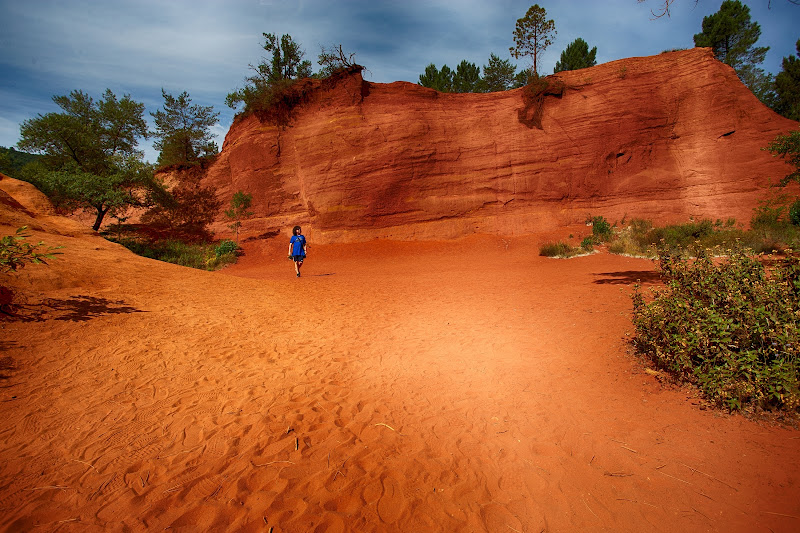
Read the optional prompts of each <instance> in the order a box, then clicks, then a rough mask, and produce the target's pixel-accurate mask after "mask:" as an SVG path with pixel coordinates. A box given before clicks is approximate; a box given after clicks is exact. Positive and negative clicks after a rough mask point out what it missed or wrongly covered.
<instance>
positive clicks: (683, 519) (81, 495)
mask: <svg viewBox="0 0 800 533" xmlns="http://www.w3.org/2000/svg"><path fill="white" fill-rule="evenodd" d="M48 239H49V240H52V239H56V237H48ZM57 239H59V240H60V242H61V243H63V244H66V245H67V246H68V248H67V249H66V250H68V251H69V253H67V254H65V255H64V257H63V259H62V260H61V261H59V262H58V265H54V266H53V267H52V268H50V269H30V270H29V271H28V272H26V273H24V275H23V276H20V277H19V278H18V279H17V280H16V281H15V283H16V284H17V285H18V286H19V287H21V289H22V290H24V291H26V294H28V298H29V300H30V301H31V303H39V305H38V306H36V307H32V308H30V310H29V311H28V312H27V313H28V314H27V316H28V320H27V321H10V322H9V321H6V322H3V323H2V326H1V327H2V330H1V333H2V337H1V338H2V340H1V341H0V342H1V343H2V344H1V346H2V348H3V352H4V353H3V365H4V367H3V370H0V373H1V375H2V378H0V399H1V400H2V403H0V418H1V419H2V421H1V422H0V465H1V466H0V517H1V518H0V527H2V528H4V529H5V530H7V531H28V530H36V531H40V530H41V531H56V530H57V531H107V530H113V531H126V530H133V531H138V530H144V529H152V530H159V531H160V530H163V529H165V528H169V530H175V531H269V528H270V527H272V528H274V529H273V531H274V532H281V531H298V532H299V531H492V532H503V533H506V532H509V531H519V532H540V531H676V530H683V531H726V532H727V531H765V532H767V531H770V530H771V531H775V532H778V531H796V530H797V529H798V528H800V518H798V517H800V486H799V485H798V484H799V483H800V432H798V431H796V430H789V429H782V428H777V427H773V426H767V425H760V424H757V423H754V422H751V421H748V420H745V419H743V418H741V417H738V416H727V415H723V414H720V413H716V412H713V411H710V410H701V409H700V406H699V405H698V401H697V400H696V399H694V398H693V397H692V395H691V394H688V393H687V392H686V391H681V390H677V389H669V388H664V387H663V386H662V385H661V384H659V383H658V382H657V381H656V380H655V378H654V377H652V376H650V375H648V374H646V373H644V372H642V371H641V369H640V366H639V365H638V364H637V362H636V361H635V359H633V358H632V357H631V356H630V355H629V354H628V353H627V345H626V340H625V339H626V337H625V335H626V333H629V332H631V326H630V321H629V314H630V299H629V296H628V295H629V293H630V290H631V283H633V282H634V281H635V280H636V279H644V280H649V279H652V273H651V267H652V265H651V263H650V262H649V261H644V260H637V259H629V258H622V257H616V256H610V255H605V254H598V255H594V256H591V257H584V258H577V259H572V260H569V261H559V260H548V259H544V258H540V257H538V255H537V251H538V243H537V241H536V239H533V238H529V239H516V240H513V241H506V242H505V243H504V242H502V241H499V240H497V239H489V238H470V239H466V240H463V241H458V242H450V243H374V244H372V245H371V246H370V248H369V249H368V251H367V252H366V253H365V251H364V247H363V246H352V245H351V246H312V247H311V250H310V252H311V255H310V259H309V261H308V262H307V264H306V266H305V267H304V269H305V270H304V277H303V278H301V279H296V278H295V277H294V274H293V272H292V267H291V264H290V263H289V262H288V261H286V260H285V259H282V257H283V249H284V243H283V242H280V243H275V244H274V245H266V244H263V243H260V244H258V243H257V244H250V245H248V248H247V251H248V254H247V256H246V257H245V258H243V260H242V261H241V263H240V264H239V265H237V266H235V267H233V268H230V269H228V270H226V271H224V272H223V273H215V274H212V273H203V272H196V271H189V270H186V269H182V268H179V267H174V266H172V265H165V264H161V263H156V262H152V261H148V260H144V259H141V258H137V257H134V256H131V255H130V254H128V253H126V252H124V251H122V250H120V249H119V248H118V247H116V246H113V245H109V244H100V242H101V241H99V240H97V239H87V238H74V239H71V238H68V237H63V236H59V237H57ZM96 248H99V250H98V249H96Z"/></svg>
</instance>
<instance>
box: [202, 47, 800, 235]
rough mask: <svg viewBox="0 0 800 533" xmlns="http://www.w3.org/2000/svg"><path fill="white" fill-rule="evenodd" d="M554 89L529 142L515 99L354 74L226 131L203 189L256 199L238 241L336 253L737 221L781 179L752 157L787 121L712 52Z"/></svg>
mask: <svg viewBox="0 0 800 533" xmlns="http://www.w3.org/2000/svg"><path fill="white" fill-rule="evenodd" d="M557 78H558V80H560V82H563V84H564V87H565V89H564V91H563V95H561V96H560V97H559V96H546V97H545V98H544V101H543V108H542V114H541V126H542V127H541V129H539V128H536V127H533V128H530V127H528V126H526V125H524V124H522V123H521V122H520V120H519V118H518V114H519V112H520V110H521V109H522V110H523V114H524V113H525V110H524V109H523V108H524V103H523V90H522V89H518V90H513V91H507V92H502V93H491V94H441V93H437V92H436V91H433V90H431V89H426V88H423V87H420V86H417V85H414V84H411V83H405V82H396V83H391V84H375V83H366V82H363V81H362V79H361V77H360V75H353V76H351V77H348V78H345V79H342V80H340V81H339V82H338V83H337V84H336V85H335V87H333V88H327V89H320V90H319V91H318V92H317V93H316V94H315V95H314V97H312V99H311V101H310V102H308V103H307V104H305V105H304V106H302V108H300V109H298V110H297V111H296V113H295V115H294V117H293V119H292V122H291V125H290V126H289V127H286V128H279V127H276V126H273V125H269V124H266V123H262V122H260V121H259V120H258V119H257V118H255V117H249V118H246V119H244V120H242V121H239V122H237V123H235V124H234V125H233V127H232V128H231V130H230V131H229V132H228V135H227V137H226V139H225V143H224V145H223V149H222V152H221V154H220V156H219V158H218V160H217V162H216V163H215V164H214V165H213V166H212V167H211V169H210V170H209V173H208V175H207V177H206V181H207V183H210V184H213V185H215V186H216V187H218V190H219V193H220V195H221V197H222V198H223V199H224V200H225V201H226V203H227V202H228V201H229V200H230V197H231V195H232V194H233V193H234V192H236V191H238V190H243V191H245V192H249V193H251V194H253V198H254V202H253V210H254V211H255V213H256V216H255V217H254V218H253V219H251V220H249V221H247V222H246V223H245V226H244V230H245V232H246V234H248V235H258V234H261V233H265V232H268V231H272V230H275V229H280V230H283V231H287V229H286V228H287V227H290V226H292V225H294V224H296V223H299V224H304V225H305V227H304V231H305V232H306V233H307V234H309V235H310V236H311V237H312V238H313V240H314V241H317V242H333V241H360V240H366V239H370V238H375V237H382V238H393V239H438V238H450V237H456V236H460V235H465V234H469V233H473V232H480V233H501V234H524V233H532V232H536V231H541V230H551V229H553V228H554V227H557V226H560V225H566V224H572V223H576V222H581V221H583V220H584V219H585V218H586V217H587V215H604V216H606V218H608V219H610V220H615V219H621V218H622V217H623V216H625V215H627V217H628V218H631V217H642V218H651V219H654V220H655V221H658V222H668V221H685V220H687V219H688V218H689V217H692V216H693V217H711V218H728V217H736V218H737V220H739V221H741V222H747V221H749V219H750V216H751V212H752V209H753V207H755V206H756V205H757V203H758V201H759V199H761V198H762V197H763V196H764V195H765V192H766V191H765V185H767V183H768V182H769V181H770V180H772V181H776V180H777V179H778V178H780V177H782V176H783V175H785V174H786V173H787V172H788V167H787V166H785V164H784V163H783V162H782V161H780V160H777V159H775V158H773V157H772V156H771V155H770V154H769V153H767V152H764V151H763V150H761V148H762V147H764V146H765V145H766V144H767V143H768V142H769V141H771V140H772V139H773V138H774V137H775V135H777V134H778V133H785V132H787V131H789V130H791V129H793V128H795V127H797V123H796V122H793V121H790V120H787V119H784V118H782V117H780V116H778V115H776V114H775V113H773V112H772V111H770V110H769V109H767V108H766V107H764V106H763V105H762V104H761V103H760V102H759V101H758V100H757V99H756V98H755V96H753V95H752V94H751V93H750V92H749V91H748V90H747V89H746V88H745V87H744V85H742V84H741V83H740V82H739V80H738V79H737V77H736V75H735V73H734V71H733V70H732V69H731V68H730V67H728V66H726V65H724V64H722V63H720V62H718V61H716V60H715V59H714V58H713V56H712V54H711V52H710V50H709V49H692V50H687V51H681V52H672V53H664V54H661V55H658V56H653V57H642V58H630V59H624V60H620V61H614V62H611V63H607V64H603V65H599V66H596V67H592V68H589V69H583V70H579V71H573V72H564V73H560V74H558V75H557ZM531 113H532V111H531V110H528V113H527V114H528V116H530V115H531ZM224 228H225V225H224V223H223V222H220V223H219V224H218V225H217V229H219V230H220V231H224Z"/></svg>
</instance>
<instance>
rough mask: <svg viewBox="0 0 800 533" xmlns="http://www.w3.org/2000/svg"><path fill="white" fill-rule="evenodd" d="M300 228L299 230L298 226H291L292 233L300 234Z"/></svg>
mask: <svg viewBox="0 0 800 533" xmlns="http://www.w3.org/2000/svg"><path fill="white" fill-rule="evenodd" d="M300 230H301V228H300V226H295V227H294V228H292V235H300Z"/></svg>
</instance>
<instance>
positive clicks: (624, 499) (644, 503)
mask: <svg viewBox="0 0 800 533" xmlns="http://www.w3.org/2000/svg"><path fill="white" fill-rule="evenodd" d="M617 500H623V501H626V502H631V503H641V504H642V505H649V506H650V507H655V508H656V509H658V505H653V504H652V503H647V502H639V501H636V500H630V499H628V498H617Z"/></svg>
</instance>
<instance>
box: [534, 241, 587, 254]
mask: <svg viewBox="0 0 800 533" xmlns="http://www.w3.org/2000/svg"><path fill="white" fill-rule="evenodd" d="M577 253H578V250H577V249H576V248H573V247H572V246H570V245H569V244H567V243H565V242H563V241H559V242H546V243H544V244H543V245H542V246H541V247H540V248H539V255H542V256H545V257H572V256H573V255H576V254H577Z"/></svg>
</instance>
